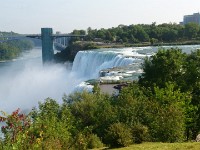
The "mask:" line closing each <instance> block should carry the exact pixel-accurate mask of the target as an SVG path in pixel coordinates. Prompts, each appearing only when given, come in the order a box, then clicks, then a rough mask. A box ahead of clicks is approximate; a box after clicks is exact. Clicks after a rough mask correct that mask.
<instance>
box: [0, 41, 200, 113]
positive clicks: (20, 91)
mask: <svg viewBox="0 0 200 150" xmlns="http://www.w3.org/2000/svg"><path fill="white" fill-rule="evenodd" d="M166 48H169V47H166ZM180 48H181V49H183V51H184V52H187V53H189V52H190V51H191V50H195V49H197V48H200V45H192V46H180ZM157 50H158V47H138V48H120V49H100V50H95V51H85V52H79V53H78V54H77V55H76V58H75V60H74V62H73V66H72V69H71V65H70V63H65V64H50V65H44V66H43V64H42V57H41V55H42V54H41V53H42V51H41V48H34V49H32V50H30V51H27V52H24V53H23V54H22V55H21V56H20V57H18V58H17V59H16V60H13V61H9V62H1V63H0V110H3V111H6V112H8V113H10V112H12V111H13V110H16V109H17V108H21V109H22V110H23V111H27V110H30V109H32V107H35V106H36V107H37V105H38V102H39V101H40V102H43V101H44V99H45V98H47V97H51V98H53V99H56V100H57V101H58V102H59V103H61V102H62V97H63V95H64V94H69V93H71V92H73V91H74V89H80V88H83V87H89V88H90V89H91V86H86V85H85V84H83V83H84V82H83V81H85V80H88V79H96V78H99V72H100V71H101V70H103V69H107V68H113V67H121V68H124V67H126V66H129V65H130V64H132V67H130V68H131V69H132V70H129V69H130V68H128V69H127V70H126V71H121V70H120V71H117V72H116V71H107V72H106V75H105V76H106V77H102V79H103V78H104V80H109V79H111V80H118V79H119V78H123V77H127V76H134V74H137V75H138V73H140V72H141V68H140V65H141V63H142V61H143V58H144V57H146V56H151V55H153V54H154V53H155V52H156V51H157ZM105 78H107V79H105ZM125 79H126V78H125Z"/></svg>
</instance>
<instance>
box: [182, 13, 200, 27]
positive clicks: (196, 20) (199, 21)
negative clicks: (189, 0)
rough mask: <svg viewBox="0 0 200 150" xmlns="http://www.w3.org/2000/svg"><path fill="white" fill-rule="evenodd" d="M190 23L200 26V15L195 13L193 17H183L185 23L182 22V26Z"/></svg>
mask: <svg viewBox="0 0 200 150" xmlns="http://www.w3.org/2000/svg"><path fill="white" fill-rule="evenodd" d="M189 22H194V23H197V24H199V25H200V14H199V13H194V14H193V15H186V16H184V17H183V22H180V24H182V25H185V24H187V23H189Z"/></svg>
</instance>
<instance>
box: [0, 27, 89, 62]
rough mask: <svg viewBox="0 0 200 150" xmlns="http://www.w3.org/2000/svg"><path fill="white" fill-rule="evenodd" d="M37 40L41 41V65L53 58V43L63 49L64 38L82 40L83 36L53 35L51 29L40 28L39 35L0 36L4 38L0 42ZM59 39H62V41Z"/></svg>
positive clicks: (64, 44) (64, 45)
mask: <svg viewBox="0 0 200 150" xmlns="http://www.w3.org/2000/svg"><path fill="white" fill-rule="evenodd" d="M25 37H28V38H37V39H41V40H42V60H43V63H46V62H51V61H52V60H53V58H54V49H53V43H56V44H57V45H58V46H60V47H62V48H63V49H64V48H65V47H66V39H65V38H73V37H81V38H84V37H85V35H73V34H53V29H52V28H41V34H29V35H23V36H1V38H4V39H5V38H6V39H5V40H1V41H0V42H6V41H9V40H19V39H21V38H25ZM61 38H64V40H62V39H61Z"/></svg>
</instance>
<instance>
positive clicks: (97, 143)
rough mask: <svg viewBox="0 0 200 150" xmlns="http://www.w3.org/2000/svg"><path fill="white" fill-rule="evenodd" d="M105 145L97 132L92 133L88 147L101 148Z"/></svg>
mask: <svg viewBox="0 0 200 150" xmlns="http://www.w3.org/2000/svg"><path fill="white" fill-rule="evenodd" d="M101 147H103V143H102V142H101V140H100V138H99V137H98V136H97V135H96V134H90V135H89V136H88V148H89V149H93V148H101Z"/></svg>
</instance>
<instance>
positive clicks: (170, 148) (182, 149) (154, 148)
mask: <svg viewBox="0 0 200 150" xmlns="http://www.w3.org/2000/svg"><path fill="white" fill-rule="evenodd" d="M112 150H200V143H198V142H193V143H192V142H188V143H186V142H185V143H156V142H149V143H148V142H147V143H142V144H134V145H131V146H129V147H125V148H116V149H112Z"/></svg>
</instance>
